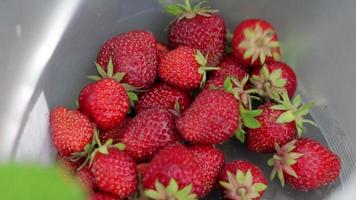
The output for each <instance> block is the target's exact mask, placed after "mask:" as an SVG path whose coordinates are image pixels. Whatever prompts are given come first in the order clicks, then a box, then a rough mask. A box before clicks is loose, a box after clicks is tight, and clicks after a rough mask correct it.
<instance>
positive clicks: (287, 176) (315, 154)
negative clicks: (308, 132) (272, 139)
mask: <svg viewBox="0 0 356 200" xmlns="http://www.w3.org/2000/svg"><path fill="white" fill-rule="evenodd" d="M275 147H276V151H277V153H276V154H275V155H274V156H273V158H271V159H270V160H269V161H268V165H269V166H274V168H273V170H272V174H271V178H272V179H273V178H274V177H275V176H276V174H277V175H278V178H279V180H280V182H281V184H282V186H284V182H286V183H287V184H288V185H290V186H292V187H293V188H295V189H297V190H300V191H304V192H305V191H310V190H315V189H317V188H320V187H323V186H325V185H328V184H330V183H332V182H333V181H335V179H336V178H337V177H338V176H339V174H340V168H341V166H340V159H339V157H338V156H337V155H336V154H334V153H333V152H332V151H330V150H329V149H328V148H327V147H325V146H324V145H322V144H320V143H319V142H318V141H316V140H313V139H310V138H301V139H299V140H293V141H291V142H289V143H287V144H285V145H284V146H282V147H280V146H279V145H278V144H277V143H276V146H275Z"/></svg>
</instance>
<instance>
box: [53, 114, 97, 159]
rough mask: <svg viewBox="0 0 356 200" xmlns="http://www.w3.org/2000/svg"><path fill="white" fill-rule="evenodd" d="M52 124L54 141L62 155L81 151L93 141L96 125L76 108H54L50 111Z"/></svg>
mask: <svg viewBox="0 0 356 200" xmlns="http://www.w3.org/2000/svg"><path fill="white" fill-rule="evenodd" d="M50 124H51V134H52V143H53V145H54V147H55V148H56V149H57V151H58V153H59V155H61V156H70V155H72V154H73V153H75V152H81V151H83V150H84V147H85V146H86V145H87V144H90V143H91V141H92V138H93V133H94V128H95V125H94V124H93V123H92V122H91V121H90V120H89V119H88V118H87V117H86V116H85V115H83V114H81V113H80V112H78V111H76V110H69V109H67V108H64V107H57V108H54V109H53V110H52V111H51V113H50Z"/></svg>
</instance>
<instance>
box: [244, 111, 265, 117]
mask: <svg viewBox="0 0 356 200" xmlns="http://www.w3.org/2000/svg"><path fill="white" fill-rule="evenodd" d="M260 114H262V110H246V112H245V113H244V115H245V116H248V117H257V116H259V115H260Z"/></svg>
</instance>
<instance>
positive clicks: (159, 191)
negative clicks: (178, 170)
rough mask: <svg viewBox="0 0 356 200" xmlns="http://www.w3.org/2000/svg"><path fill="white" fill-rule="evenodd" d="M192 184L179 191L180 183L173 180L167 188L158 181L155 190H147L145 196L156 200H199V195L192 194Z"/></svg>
mask: <svg viewBox="0 0 356 200" xmlns="http://www.w3.org/2000/svg"><path fill="white" fill-rule="evenodd" d="M192 188H193V186H192V184H189V185H187V186H185V187H184V188H182V189H179V186H178V183H177V181H176V180H175V179H174V178H171V179H170V181H169V184H168V186H167V187H165V186H164V185H163V184H162V183H160V182H159V181H158V180H157V181H156V183H155V189H148V190H145V192H144V193H145V195H146V196H147V197H149V198H150V199H154V200H198V198H197V195H196V194H195V193H193V192H192Z"/></svg>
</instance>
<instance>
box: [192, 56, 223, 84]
mask: <svg viewBox="0 0 356 200" xmlns="http://www.w3.org/2000/svg"><path fill="white" fill-rule="evenodd" d="M195 60H196V61H197V63H198V64H199V65H200V67H199V69H198V73H199V74H200V75H201V76H202V80H201V82H200V88H203V87H204V86H205V83H206V78H207V77H206V76H207V72H208V71H214V70H220V68H219V67H211V66H207V65H208V56H205V57H204V55H203V54H202V53H201V52H200V51H199V50H197V52H196V54H195Z"/></svg>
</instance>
